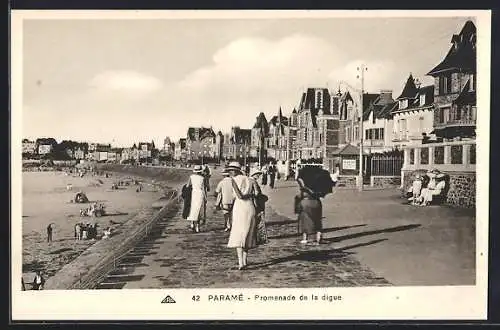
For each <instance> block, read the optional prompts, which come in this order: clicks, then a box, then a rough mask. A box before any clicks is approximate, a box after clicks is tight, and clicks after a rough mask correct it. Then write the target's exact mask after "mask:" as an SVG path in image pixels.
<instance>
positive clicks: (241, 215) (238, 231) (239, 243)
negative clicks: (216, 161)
mask: <svg viewBox="0 0 500 330" xmlns="http://www.w3.org/2000/svg"><path fill="white" fill-rule="evenodd" d="M227 170H228V172H229V173H230V175H231V178H232V185H233V190H234V195H235V196H236V199H235V201H234V206H233V216H232V222H233V223H232V226H231V232H230V234H229V241H228V243H227V246H228V247H229V248H236V253H237V255H238V266H239V267H238V269H239V270H243V269H245V268H246V267H247V256H248V250H249V249H252V248H254V247H256V246H257V225H256V219H255V215H256V214H255V205H254V201H253V199H254V196H255V191H254V190H255V188H254V185H253V183H252V181H251V180H250V178H249V177H247V176H245V175H243V174H242V172H241V166H240V165H239V163H237V162H233V163H230V164H229V166H228V167H227Z"/></svg>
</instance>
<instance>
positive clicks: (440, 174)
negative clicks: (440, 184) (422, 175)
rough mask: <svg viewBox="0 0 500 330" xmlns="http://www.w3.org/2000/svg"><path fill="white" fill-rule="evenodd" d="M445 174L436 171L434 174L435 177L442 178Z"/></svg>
mask: <svg viewBox="0 0 500 330" xmlns="http://www.w3.org/2000/svg"><path fill="white" fill-rule="evenodd" d="M445 176H446V175H445V174H444V173H438V174H436V179H444V177H445Z"/></svg>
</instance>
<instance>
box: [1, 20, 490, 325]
mask: <svg viewBox="0 0 500 330" xmlns="http://www.w3.org/2000/svg"><path fill="white" fill-rule="evenodd" d="M11 23H12V29H11V86H12V88H11V95H12V108H11V124H12V126H11V128H12V129H11V134H12V136H11V141H12V145H11V149H10V150H11V159H12V163H11V168H12V176H11V180H12V185H11V187H12V189H11V192H12V200H11V206H12V216H11V219H10V221H11V228H12V231H11V238H12V241H11V251H12V259H11V260H12V264H11V265H10V266H11V274H12V283H11V284H12V319H13V320H14V321H17V320H45V321H47V320H108V319H111V320H167V321H168V320H170V321H173V320H406V319H412V320H424V319H425V320H439V319H447V320H481V319H486V310H487V281H488V262H487V260H488V221H489V217H488V212H487V210H488V198H489V197H488V188H489V177H488V173H489V168H488V166H489V165H488V164H489V112H490V109H489V104H490V102H489V100H490V94H489V93H490V88H489V85H490V53H491V36H490V35H491V12H490V11H484V10H483V11H480V10H479V11H478V10H476V11H452V10H449V11H432V10H422V11H374V10H352V11H314V10H311V11H236V10H234V11H210V10H207V11H204V10H200V11H194V10H193V11H190V10H185V11H169V10H160V11H85V10H82V11H24V10H14V11H12V20H11Z"/></svg>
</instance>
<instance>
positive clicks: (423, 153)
mask: <svg viewBox="0 0 500 330" xmlns="http://www.w3.org/2000/svg"><path fill="white" fill-rule="evenodd" d="M420 164H422V165H427V164H429V148H421V149H420Z"/></svg>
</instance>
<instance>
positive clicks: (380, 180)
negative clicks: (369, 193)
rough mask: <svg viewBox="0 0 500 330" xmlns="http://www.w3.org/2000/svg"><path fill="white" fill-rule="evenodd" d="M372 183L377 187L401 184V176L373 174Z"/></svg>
mask: <svg viewBox="0 0 500 330" xmlns="http://www.w3.org/2000/svg"><path fill="white" fill-rule="evenodd" d="M370 180H371V182H370V185H371V186H372V187H377V188H389V187H399V186H401V177H400V176H372V177H371V179H370Z"/></svg>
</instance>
